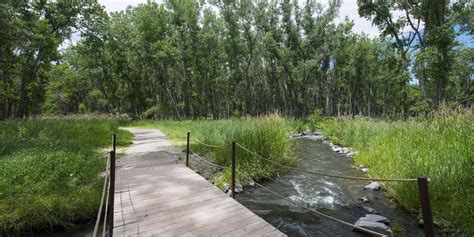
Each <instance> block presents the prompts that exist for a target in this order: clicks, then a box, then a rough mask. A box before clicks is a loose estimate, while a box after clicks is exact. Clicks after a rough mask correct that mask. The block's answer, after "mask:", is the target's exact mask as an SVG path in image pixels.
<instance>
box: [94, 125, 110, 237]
mask: <svg viewBox="0 0 474 237" xmlns="http://www.w3.org/2000/svg"><path fill="white" fill-rule="evenodd" d="M115 152H116V135H115V134H113V135H112V151H110V153H109V158H108V159H107V165H106V168H105V177H104V185H103V187H102V195H101V198H100V205H99V211H98V213H97V218H96V221H95V225H94V231H93V232H92V237H96V236H98V232H99V226H100V221H101V217H102V216H103V225H102V236H103V237H105V236H112V235H113V233H112V232H113V228H114V226H113V215H114V213H113V212H114V209H113V208H114V207H113V205H114V193H115ZM104 204H105V206H104ZM107 227H108V228H107Z"/></svg>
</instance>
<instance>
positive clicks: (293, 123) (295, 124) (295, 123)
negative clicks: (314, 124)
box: [288, 119, 308, 132]
mask: <svg viewBox="0 0 474 237" xmlns="http://www.w3.org/2000/svg"><path fill="white" fill-rule="evenodd" d="M288 123H289V126H290V128H291V131H292V132H303V131H306V130H308V125H307V123H306V122H305V121H303V120H301V119H291V120H288Z"/></svg>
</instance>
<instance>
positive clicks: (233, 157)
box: [231, 141, 235, 198]
mask: <svg viewBox="0 0 474 237" xmlns="http://www.w3.org/2000/svg"><path fill="white" fill-rule="evenodd" d="M231 192H232V197H233V198H235V141H233V142H232V189H231Z"/></svg>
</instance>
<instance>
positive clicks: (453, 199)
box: [323, 110, 474, 236]
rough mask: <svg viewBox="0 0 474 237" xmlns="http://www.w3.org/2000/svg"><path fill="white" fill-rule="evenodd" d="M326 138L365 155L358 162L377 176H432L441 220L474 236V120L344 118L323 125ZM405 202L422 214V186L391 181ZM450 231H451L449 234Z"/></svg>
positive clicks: (451, 115) (457, 116) (468, 116)
mask: <svg viewBox="0 0 474 237" xmlns="http://www.w3.org/2000/svg"><path fill="white" fill-rule="evenodd" d="M323 130H324V134H325V136H326V137H329V138H330V139H332V140H333V141H334V142H336V143H340V144H343V145H345V146H352V147H355V148H356V149H359V150H360V151H361V153H360V155H359V156H358V157H357V158H356V162H358V163H363V164H366V165H368V167H369V168H370V171H369V175H370V176H372V177H387V178H399V177H402V178H405V177H417V176H428V177H429V178H430V179H431V183H430V196H431V202H432V208H433V211H434V214H435V217H436V219H437V220H438V221H439V222H441V223H451V224H452V225H451V227H449V228H452V229H455V230H457V231H461V233H457V234H467V235H471V236H472V235H473V234H474V222H473V221H472V219H473V217H474V195H473V193H474V133H473V130H474V116H473V115H472V113H470V112H469V111H463V110H453V111H442V112H438V113H437V114H434V115H433V116H432V117H431V118H429V119H427V120H424V119H417V118H415V119H412V120H408V121H391V122H390V121H377V120H373V119H368V118H356V119H348V118H339V119H333V120H330V121H327V122H325V123H324V124H323ZM386 185H387V187H388V191H389V193H390V194H391V195H393V196H394V197H395V198H396V199H397V200H398V201H399V203H400V204H402V205H404V206H405V207H407V208H411V209H413V210H419V199H418V191H417V185H416V183H387V184H386ZM448 231H449V230H448Z"/></svg>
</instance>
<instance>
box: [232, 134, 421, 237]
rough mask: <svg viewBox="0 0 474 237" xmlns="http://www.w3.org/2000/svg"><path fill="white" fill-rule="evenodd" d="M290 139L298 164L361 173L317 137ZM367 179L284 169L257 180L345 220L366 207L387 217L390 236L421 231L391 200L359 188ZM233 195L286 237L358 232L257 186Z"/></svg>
mask: <svg viewBox="0 0 474 237" xmlns="http://www.w3.org/2000/svg"><path fill="white" fill-rule="evenodd" d="M295 143H296V144H295V155H296V157H297V158H298V160H297V162H296V167H298V168H301V169H308V170H312V171H316V172H323V173H329V174H336V175H346V176H364V174H363V173H362V172H361V171H359V170H358V169H356V168H354V167H352V166H351V165H352V164H353V162H352V160H350V159H348V158H346V157H345V156H344V155H340V154H337V153H335V152H333V151H332V150H331V148H330V147H329V146H328V145H325V144H323V143H322V142H321V141H318V140H317V139H310V138H297V139H295ZM367 183H368V182H367V181H358V180H345V179H337V178H327V177H321V176H314V175H311V174H306V173H301V172H298V171H289V172H287V173H285V174H283V175H281V176H280V177H278V178H276V179H275V180H272V181H269V182H264V183H262V184H263V185H264V186H267V187H268V188H270V189H272V190H274V191H276V192H279V193H280V194H283V195H284V196H286V197H287V198H289V199H291V200H293V201H295V202H298V203H300V204H302V205H304V206H306V207H310V208H314V209H316V210H318V211H320V212H323V213H325V214H328V215H331V216H333V217H336V218H338V219H341V220H344V221H347V222H349V223H355V221H356V220H357V219H358V218H359V217H362V216H364V215H365V214H367V212H366V211H365V210H364V209H363V208H362V207H361V206H367V207H371V208H374V209H375V210H376V211H378V212H379V213H380V215H383V216H385V217H388V218H389V219H390V220H391V223H392V230H393V231H394V235H395V236H399V235H401V236H419V235H422V232H421V230H420V229H419V228H418V227H417V226H416V220H415V219H414V218H413V217H412V216H410V215H409V214H408V213H407V212H406V211H404V210H403V209H401V208H397V207H396V206H395V205H394V204H393V203H391V202H390V201H389V199H388V198H387V196H386V195H385V194H384V193H383V192H381V191H365V190H363V187H364V186H365V185H366V184H367ZM413 185H416V184H413ZM362 196H367V197H368V198H369V199H370V202H368V203H361V202H360V201H358V198H359V197H362ZM237 199H238V201H239V202H240V203H242V204H243V205H245V206H246V207H247V208H249V209H250V210H252V211H253V212H255V213H257V214H258V215H260V216H261V217H262V218H263V219H265V220H266V221H267V222H269V223H271V224H272V225H273V226H275V227H277V228H278V229H280V230H281V231H283V232H284V233H286V234H288V235H289V236H363V235H362V234H360V233H357V232H353V231H352V228H351V227H348V226H346V225H344V224H341V223H339V222H335V221H333V220H330V219H327V218H325V217H320V216H318V215H317V214H314V213H312V212H309V211H307V210H305V209H303V208H300V207H297V206H295V205H293V204H291V203H289V202H287V201H285V200H283V199H281V198H279V197H277V196H275V195H273V194H270V193H268V192H267V191H265V190H263V189H261V188H258V187H256V188H247V189H245V192H243V193H242V194H240V195H237Z"/></svg>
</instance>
